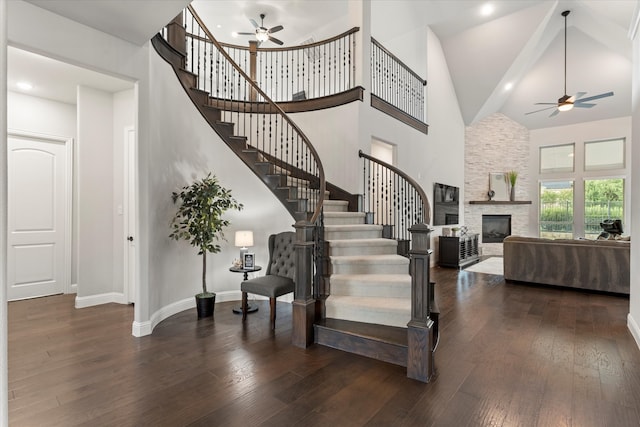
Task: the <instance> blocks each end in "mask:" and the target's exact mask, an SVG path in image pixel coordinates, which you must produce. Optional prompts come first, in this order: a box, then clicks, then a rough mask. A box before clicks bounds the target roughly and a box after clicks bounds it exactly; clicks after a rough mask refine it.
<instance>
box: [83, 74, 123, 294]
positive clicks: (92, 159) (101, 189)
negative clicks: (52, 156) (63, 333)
mask: <svg viewBox="0 0 640 427" xmlns="http://www.w3.org/2000/svg"><path fill="white" fill-rule="evenodd" d="M112 114H113V97H112V95H111V94H110V93H107V92H104V91H101V90H98V89H93V88H89V87H84V86H80V87H78V144H77V152H78V173H77V177H76V178H77V183H78V193H77V194H78V225H79V226H78V230H79V232H78V248H79V258H78V265H79V272H78V290H77V292H78V300H80V301H82V299H83V298H87V297H89V296H96V295H100V294H105V293H109V292H111V291H112V290H113V275H114V271H113V265H114V262H113V246H114V245H113V216H114V209H113V206H114V203H113V173H114V167H113V117H112ZM76 304H79V305H82V304H83V303H79V302H78V301H77V302H76Z"/></svg>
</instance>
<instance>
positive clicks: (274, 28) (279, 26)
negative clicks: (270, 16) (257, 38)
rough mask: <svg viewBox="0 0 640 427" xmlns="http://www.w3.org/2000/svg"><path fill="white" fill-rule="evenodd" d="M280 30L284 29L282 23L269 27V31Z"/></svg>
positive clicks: (275, 31)
mask: <svg viewBox="0 0 640 427" xmlns="http://www.w3.org/2000/svg"><path fill="white" fill-rule="evenodd" d="M281 30H284V27H283V26H282V25H276V26H275V27H271V28H269V33H277V32H278V31H281Z"/></svg>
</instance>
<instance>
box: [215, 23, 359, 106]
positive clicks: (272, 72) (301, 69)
mask: <svg viewBox="0 0 640 427" xmlns="http://www.w3.org/2000/svg"><path fill="white" fill-rule="evenodd" d="M358 30H359V28H358V27H354V28H352V29H350V30H349V31H346V32H344V33H342V34H339V35H337V36H335V37H332V38H330V39H327V40H322V41H319V42H314V43H307V44H304V45H300V46H293V47H280V48H274V47H266V48H262V47H258V43H257V42H255V41H250V42H249V46H248V47H245V46H238V45H232V44H227V43H220V45H221V46H223V47H224V49H225V50H226V51H227V53H228V54H229V56H230V57H231V58H233V60H234V61H235V62H236V63H237V64H238V65H240V67H242V69H243V70H244V71H245V73H247V74H248V75H249V76H250V77H251V78H252V79H253V81H255V82H256V83H257V84H258V86H260V87H261V88H262V90H264V91H265V92H266V93H267V94H268V95H269V97H270V98H271V99H273V100H274V101H276V102H285V101H298V100H302V99H313V98H320V97H323V96H329V95H335V94H337V93H340V92H345V91H347V90H349V89H353V88H354V87H355V86H356V85H355V82H356V61H355V53H356V37H355V33H356V32H358Z"/></svg>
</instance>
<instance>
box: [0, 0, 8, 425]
mask: <svg viewBox="0 0 640 427" xmlns="http://www.w3.org/2000/svg"><path fill="white" fill-rule="evenodd" d="M7 24H8V15H7V2H6V0H0V107H1V108H0V206H4V207H2V208H0V425H3V426H4V425H8V424H9V403H8V402H9V387H8V382H9V370H8V364H9V360H8V355H7V342H8V336H7V323H8V322H7V276H6V271H7V253H6V250H7V249H6V248H7V209H6V206H7Z"/></svg>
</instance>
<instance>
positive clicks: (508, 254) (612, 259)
mask: <svg viewBox="0 0 640 427" xmlns="http://www.w3.org/2000/svg"><path fill="white" fill-rule="evenodd" d="M629 255H630V242H629V241H614V240H553V239H540V238H535V237H520V236H509V237H507V238H506V239H505V240H504V278H505V280H514V281H521V282H531V283H541V284H545V285H556V286H567V287H571V288H580V289H588V290H595V291H605V292H615V293H619V294H627V295H628V294H629V286H630V278H629V266H630V264H629Z"/></svg>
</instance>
